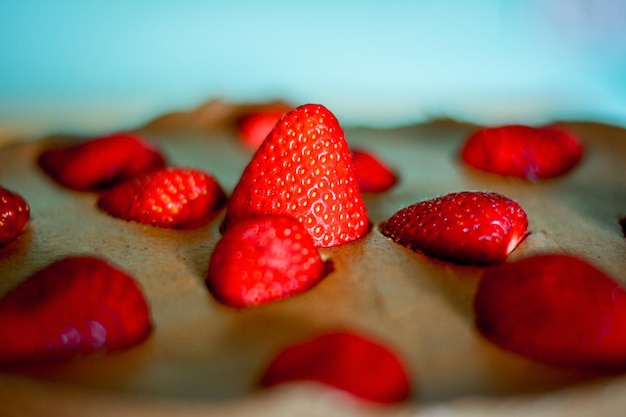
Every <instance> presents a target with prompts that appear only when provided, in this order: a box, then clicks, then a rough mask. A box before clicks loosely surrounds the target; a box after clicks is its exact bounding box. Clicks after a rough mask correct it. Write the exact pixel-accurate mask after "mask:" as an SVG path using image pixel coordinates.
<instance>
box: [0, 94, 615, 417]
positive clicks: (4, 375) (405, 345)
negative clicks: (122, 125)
mask: <svg viewBox="0 0 626 417" xmlns="http://www.w3.org/2000/svg"><path fill="white" fill-rule="evenodd" d="M271 106H272V107H273V108H274V107H278V108H281V104H280V103H271ZM261 108H265V105H234V104H229V103H225V102H221V101H214V102H210V103H208V104H207V105H205V106H202V107H200V108H198V109H196V110H193V111H188V112H181V113H175V114H170V115H166V116H164V117H161V118H158V119H156V120H154V121H152V122H150V123H148V124H146V125H145V126H142V127H140V128H137V129H136V130H135V131H134V133H135V134H137V135H140V136H141V137H143V138H145V139H146V140H147V141H149V142H150V143H151V144H153V145H154V146H155V147H156V148H158V149H160V150H161V151H162V153H163V154H164V155H165V156H166V159H167V160H168V161H169V163H170V164H171V165H174V166H189V167H197V168H201V169H203V170H205V171H207V172H209V173H211V174H212V175H214V176H215V178H216V179H217V180H218V181H219V183H220V184H221V186H222V187H223V189H224V190H226V193H227V194H230V192H231V191H232V190H233V188H234V187H235V185H236V184H237V182H238V181H239V178H240V176H241V173H242V171H243V169H244V167H245V166H246V164H247V163H248V161H249V160H250V158H251V156H252V154H253V152H254V150H253V149H251V148H250V147H249V146H248V145H246V144H244V143H242V142H241V140H240V139H239V138H238V136H237V135H238V131H237V127H236V126H237V120H239V119H240V117H241V116H242V115H244V114H247V113H250V112H252V111H254V110H258V109H261ZM560 125H561V126H562V127H563V128H565V129H567V130H569V131H571V132H572V133H573V134H575V135H576V136H577V137H579V138H580V140H581V142H582V143H583V145H584V149H585V152H584V156H583V158H582V159H581V161H580V162H579V163H578V164H577V166H575V167H574V168H573V169H572V170H571V171H570V172H568V173H566V174H565V175H563V176H561V177H558V178H552V179H547V180H536V181H528V180H523V179H516V178H508V177H502V176H499V175H493V174H490V173H485V172H481V171H478V170H475V169H472V168H470V167H468V166H466V165H464V164H463V163H461V162H460V160H459V152H460V149H461V146H462V144H463V143H464V141H465V140H466V139H467V138H468V137H469V136H470V135H471V134H472V133H473V132H475V131H476V130H477V128H478V127H477V126H473V125H470V124H467V123H459V122H455V121H451V120H433V121H431V122H428V123H423V124H418V125H414V126H405V127H398V128H394V129H386V130H383V129H374V128H360V127H350V128H346V129H345V135H346V139H347V141H348V143H349V144H350V145H351V146H354V147H359V148H363V149H368V150H370V151H372V152H373V153H374V154H375V155H377V156H378V157H380V159H381V160H382V161H385V162H387V163H388V165H389V166H390V167H391V168H392V169H393V170H394V172H395V173H396V175H397V182H396V183H395V184H394V186H393V187H392V188H390V189H388V190H386V191H384V192H376V193H363V199H364V202H365V205H366V208H367V214H368V218H369V222H370V225H371V227H370V228H369V230H368V232H367V233H366V234H365V236H363V237H362V238H360V239H358V240H355V241H353V242H350V243H347V244H343V245H340V246H336V247H329V248H321V249H320V253H321V254H322V256H323V257H324V258H325V259H330V260H332V264H333V269H332V271H331V272H330V273H329V274H328V276H326V277H325V279H323V280H322V281H321V282H319V283H318V284H317V285H315V286H314V287H313V288H311V289H310V290H308V291H306V292H303V293H301V294H297V295H295V296H293V297H290V298H288V299H285V300H280V301H278V302H275V303H269V304H267V305H263V306H258V307H254V308H249V309H237V308H232V307H229V306H226V305H223V304H221V303H219V302H218V301H217V300H216V299H214V298H213V297H211V295H210V293H209V292H208V291H207V288H206V285H205V282H204V280H205V277H206V275H207V270H208V267H209V259H210V258H211V253H212V251H213V248H214V247H215V246H216V244H217V242H218V241H219V240H220V237H221V233H222V232H221V231H220V226H221V224H222V221H223V219H224V216H225V213H224V211H222V212H220V214H219V215H217V217H215V218H214V219H212V220H211V221H210V222H208V223H207V224H205V225H203V226H201V227H197V228H192V229H183V230H177V229H167V228H158V227H154V226H150V225H144V224H139V223H134V222H126V221H123V220H120V219H118V218H115V217H112V216H110V215H107V214H106V213H103V212H102V211H101V210H99V209H98V207H97V200H98V196H97V194H96V193H91V192H81V191H74V190H70V189H67V188H65V187H63V186H61V185H59V184H58V183H56V182H55V181H54V180H52V179H51V178H50V177H49V176H48V175H46V173H45V172H43V171H42V170H41V169H40V168H39V167H38V165H37V159H38V157H39V155H40V154H41V153H42V152H43V151H44V150H45V149H48V148H49V147H51V146H53V145H59V144H66V143H71V142H73V141H77V140H82V139H85V138H77V137H69V136H64V135H54V136H50V137H46V138H43V139H41V140H38V141H35V142H29V143H22V144H10V145H7V146H6V147H4V148H3V149H2V151H1V152H0V185H2V186H3V187H6V188H8V189H10V190H13V191H15V192H18V193H19V194H20V195H21V196H23V197H24V199H25V200H26V201H28V204H29V205H30V211H31V218H30V221H29V223H28V224H27V226H26V228H25V229H24V231H23V232H22V233H21V234H20V235H19V236H18V237H17V238H16V239H15V240H13V241H12V242H10V243H9V244H7V245H5V246H2V247H0V271H1V274H2V275H1V276H2V280H0V295H5V294H7V293H8V292H9V291H10V290H11V289H12V288H14V287H16V286H17V285H18V284H19V283H20V282H22V281H23V280H25V279H26V278H27V277H28V276H30V275H31V274H33V273H34V272H35V271H38V270H40V269H42V268H44V267H46V266H47V265H49V264H50V263H51V262H53V261H54V260H56V259H58V258H59V257H63V256H67V255H71V254H85V253H87V254H95V255H98V256H102V257H105V258H106V259H108V260H110V261H111V262H113V263H115V264H116V265H118V266H120V267H121V268H123V269H124V270H125V271H127V272H128V273H129V274H130V275H131V276H133V277H135V279H136V280H137V282H138V284H139V285H140V287H141V288H143V291H144V294H145V297H146V300H147V301H148V304H149V305H150V308H151V314H152V320H153V324H154V330H153V332H152V334H151V335H150V336H149V337H148V339H147V340H145V341H143V342H142V343H140V344H138V345H136V346H133V347H132V348H129V349H125V350H120V351H115V352H107V353H105V354H94V355H89V356H85V357H81V358H78V359H76V360H73V361H69V362H61V363H51V364H38V365H25V366H24V365H21V366H17V367H8V368H7V367H5V368H3V369H2V372H1V373H0V410H1V411H3V413H5V414H8V415H19V416H22V415H25V416H28V415H33V416H35V415H48V416H49V415H59V416H61V415H62V416H72V415H76V416H79V415H81V416H82V415H107V416H108V415H111V416H112V415H151V416H154V415H184V416H194V415H207V414H209V415H218V416H220V415H228V416H244V415H245V416H247V415H255V416H257V415H268V416H270V415H271V416H276V415H365V416H370V415H371V416H375V415H385V416H409V415H410V416H418V415H425V416H426V415H451V416H455V415H459V416H469V415H481V416H488V415H537V414H541V415H554V416H556V415H569V416H578V415H581V416H582V415H621V414H622V413H623V409H624V406H626V400H624V394H626V376H624V375H622V374H620V373H598V372H589V371H584V370H580V369H576V368H574V369H572V368H567V367H566V368H561V367H557V366H551V365H548V364H544V363H541V362H539V361H535V360H532V359H529V358H526V357H524V356H522V355H518V354H516V353H515V352H511V351H508V350H506V349H502V348H500V347H498V346H497V345H495V344H493V343H491V342H489V341H488V340H486V339H485V338H483V337H482V336H481V335H480V334H479V332H478V331H477V330H476V328H475V326H474V310H473V295H474V293H475V291H476V287H477V284H478V282H479V279H480V277H481V275H482V274H483V273H484V271H485V268H486V267H482V266H462V265H455V264H453V263H449V262H442V261H435V260H433V259H431V258H429V257H426V256H424V255H423V254H419V253H415V252H414V251H412V250H410V249H407V248H405V247H403V246H401V245H398V244H396V243H395V242H393V241H392V240H391V239H389V238H388V237H387V236H385V235H384V234H383V233H382V229H381V226H382V225H383V224H384V223H385V222H386V221H387V220H388V219H389V218H390V217H391V216H392V215H393V214H394V213H396V212H397V211H398V210H400V209H401V208H403V207H406V206H408V205H411V204H414V203H416V202H419V201H423V200H427V199H430V198H434V197H436V196H441V195H444V194H447V193H452V192H458V191H463V190H485V191H491V192H496V193H499V194H502V195H505V196H507V197H509V198H511V199H513V200H515V201H517V202H518V203H519V204H520V205H521V206H522V207H523V208H524V210H525V212H526V213H527V215H528V230H529V234H528V236H527V237H526V238H525V239H524V240H523V242H521V243H520V244H519V246H518V247H517V248H516V249H515V250H514V251H513V252H512V253H511V254H510V255H509V257H508V260H507V262H509V261H510V262H514V261H517V260H521V259H524V258H527V257H530V256H533V255H537V254H542V253H546V252H550V253H564V254H571V255H575V256H578V257H581V258H584V259H586V260H587V261H589V262H591V263H593V264H594V265H595V266H597V267H598V268H600V269H601V270H603V271H605V272H606V273H607V274H608V275H610V276H611V277H613V278H614V279H615V280H616V281H617V282H619V283H620V284H623V285H626V240H625V237H624V232H623V230H622V226H621V225H620V222H622V224H623V222H624V220H623V219H624V216H626V165H624V163H623V161H624V158H625V157H626V131H624V130H623V129H621V128H618V127H613V126H607V125H601V124H596V123H587V122H567V123H560ZM335 329H350V330H354V331H357V332H359V333H361V334H365V335H368V336H370V337H372V338H373V339H375V340H379V341H381V342H382V343H384V344H385V345H386V346H388V347H389V348H390V349H391V350H393V351H394V352H395V353H396V354H397V355H398V357H399V358H401V360H402V361H403V363H404V365H405V367H406V370H407V373H408V375H409V378H410V381H411V391H410V393H409V399H408V400H407V401H406V402H402V403H400V404H396V405H384V406H381V405H374V404H370V403H367V402H361V401H358V400H355V399H353V398H351V397H350V396H349V395H343V394H340V393H338V392H336V391H333V390H328V389H326V388H325V387H323V386H319V385H316V384H310V383H305V382H303V383H295V384H285V385H281V386H277V387H273V388H271V389H262V388H260V387H259V386H258V381H259V379H260V377H261V374H262V372H263V370H264V369H265V367H266V366H267V364H268V363H269V362H270V361H271V359H272V358H273V357H274V356H275V355H276V353H277V352H279V351H280V350H281V349H283V348H284V347H285V346H290V345H293V344H294V343H297V342H299V341H301V340H303V339H306V338H308V337H311V336H313V335H316V334H319V333H322V332H325V331H329V330H335Z"/></svg>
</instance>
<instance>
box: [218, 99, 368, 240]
mask: <svg viewBox="0 0 626 417" xmlns="http://www.w3.org/2000/svg"><path fill="white" fill-rule="evenodd" d="M267 214H280V215H287V216H291V217H294V218H296V219H298V220H299V221H300V222H302V224H303V225H304V227H305V228H306V229H307V230H308V232H309V233H310V234H311V236H313V239H314V240H315V244H316V245H317V246H320V247H330V246H337V245H341V244H344V243H348V242H351V241H353V240H356V239H358V238H360V237H362V236H363V235H364V234H365V233H367V231H368V229H369V221H368V218H367V213H366V211H365V204H364V203H363V198H362V196H361V192H360V190H359V186H358V183H357V181H356V175H355V172H354V165H353V162H352V157H351V155H350V150H349V148H348V144H347V142H346V141H345V138H344V134H343V130H342V128H341V126H340V125H339V122H338V121H337V119H336V118H335V116H334V115H333V114H332V113H331V112H330V111H329V110H328V109H327V108H325V107H324V106H322V105H318V104H306V105H303V106H300V107H298V108H296V109H294V110H292V111H291V112H289V113H287V114H286V115H285V117H283V118H282V119H281V120H280V121H279V122H278V124H277V125H276V126H275V127H274V129H273V130H272V131H271V132H270V134H269V135H268V137H267V138H266V139H265V141H263V143H262V144H261V146H260V147H259V148H258V149H257V151H256V152H255V154H254V156H253V157H252V160H251V161H250V163H249V164H248V166H247V167H246V168H245V170H244V172H243V174H242V176H241V178H240V180H239V182H238V183H237V185H236V186H235V189H234V190H233V193H232V195H231V197H230V200H229V203H228V208H227V211H226V221H225V223H224V229H228V228H229V227H231V226H232V225H233V224H235V223H237V222H239V221H241V220H242V219H244V218H247V217H251V216H259V215H267Z"/></svg>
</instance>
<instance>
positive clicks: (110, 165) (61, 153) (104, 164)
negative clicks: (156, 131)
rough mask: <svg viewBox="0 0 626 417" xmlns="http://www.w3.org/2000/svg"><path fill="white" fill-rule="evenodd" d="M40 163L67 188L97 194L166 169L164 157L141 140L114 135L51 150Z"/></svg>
mask: <svg viewBox="0 0 626 417" xmlns="http://www.w3.org/2000/svg"><path fill="white" fill-rule="evenodd" d="M38 163H39V165H40V167H41V168H42V169H43V170H44V171H45V172H46V173H47V174H48V175H49V176H50V177H52V178H53V179H54V180H55V181H57V182H58V183H60V184H61V185H63V186H65V187H68V188H72V189H75V190H79V191H98V190H101V189H104V188H107V187H110V186H111V185H114V184H116V183H119V182H122V181H124V180H126V179H129V178H132V177H134V176H135V175H139V174H143V173H146V172H150V171H154V170H157V169H161V168H164V167H165V158H164V157H163V156H162V155H161V153H160V152H159V151H158V150H157V149H155V148H154V147H153V146H152V145H151V144H149V143H148V142H146V141H145V140H144V139H142V138H141V137H139V136H137V135H135V134H131V133H115V134H112V135H109V136H103V137H98V138H94V139H90V140H87V141H85V142H80V143H77V144H74V145H70V146H66V147H62V148H56V149H48V150H46V151H44V152H43V153H42V154H41V155H40V156H39V159H38Z"/></svg>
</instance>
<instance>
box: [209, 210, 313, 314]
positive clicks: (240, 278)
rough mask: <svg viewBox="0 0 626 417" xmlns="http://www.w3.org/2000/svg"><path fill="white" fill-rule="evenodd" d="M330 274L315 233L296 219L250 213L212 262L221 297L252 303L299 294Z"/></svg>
mask: <svg viewBox="0 0 626 417" xmlns="http://www.w3.org/2000/svg"><path fill="white" fill-rule="evenodd" d="M324 275H325V264H324V262H323V261H322V259H321V258H320V255H319V253H318V251H317V248H316V247H315V244H314V242H313V238H312V237H311V236H310V235H309V234H308V233H307V231H306V230H305V229H304V226H302V224H301V223H300V222H298V221H297V220H296V219H294V218H292V217H287V216H261V217H251V218H249V219H244V220H242V221H240V222H239V223H237V224H235V225H233V226H232V227H231V228H230V229H228V230H227V231H226V233H224V235H223V236H222V238H221V239H220V240H219V242H218V243H217V245H216V247H215V250H214V251H213V254H212V255H211V261H210V265H209V273H208V277H207V280H206V283H207V286H208V288H209V290H210V291H211V293H212V294H213V295H214V296H215V298H216V299H218V300H219V301H221V302H222V303H224V304H226V305H229V306H232V307H237V308H243V307H251V306H256V305H260V304H265V303H269V302H272V301H276V300H280V299H283V298H287V297H290V296H292V295H295V294H299V293H301V292H304V291H306V290H308V289H309V288H311V287H313V286H314V285H315V284H317V283H318V282H319V281H320V280H321V279H322V278H323V277H324Z"/></svg>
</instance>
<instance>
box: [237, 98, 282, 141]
mask: <svg viewBox="0 0 626 417" xmlns="http://www.w3.org/2000/svg"><path fill="white" fill-rule="evenodd" d="M287 111H289V109H286V108H285V109H267V110H259V111H256V112H252V113H246V114H245V115H243V116H241V117H240V118H239V119H238V120H237V128H238V130H239V136H240V137H241V140H242V141H243V143H244V144H245V145H246V146H248V147H249V148H253V149H256V148H258V147H259V146H260V145H261V143H262V142H263V140H265V138H266V137H267V135H268V134H269V133H270V132H271V131H272V129H273V128H274V126H276V123H278V121H279V120H280V119H281V118H282V117H283V116H284V115H285V113H286V112H287Z"/></svg>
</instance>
